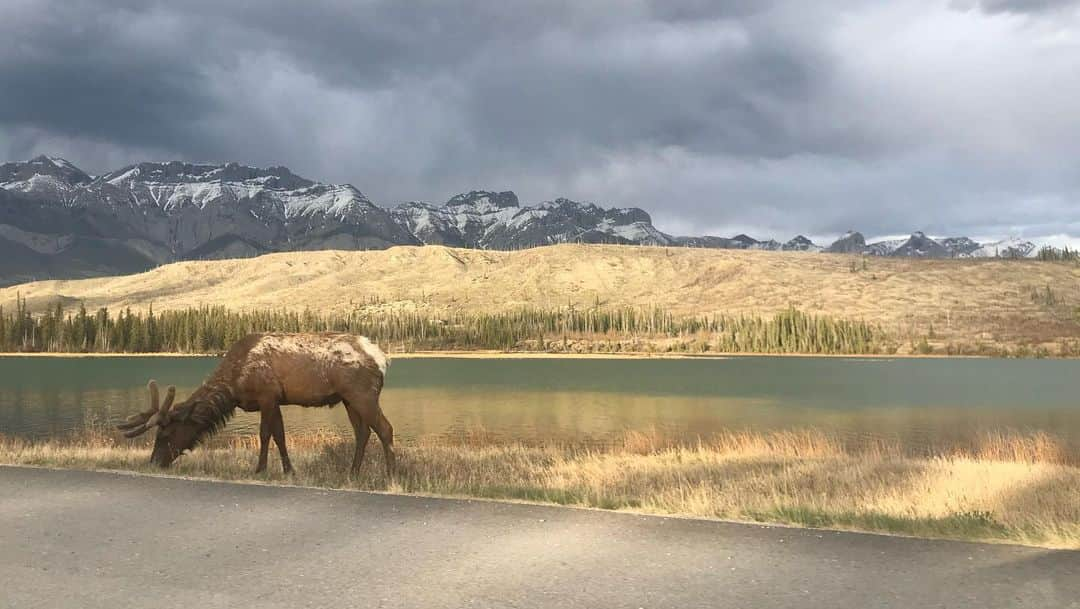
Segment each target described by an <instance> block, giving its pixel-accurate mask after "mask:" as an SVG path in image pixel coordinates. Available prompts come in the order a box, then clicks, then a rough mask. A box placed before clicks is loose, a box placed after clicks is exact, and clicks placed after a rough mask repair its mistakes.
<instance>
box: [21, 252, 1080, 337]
mask: <svg viewBox="0 0 1080 609" xmlns="http://www.w3.org/2000/svg"><path fill="white" fill-rule="evenodd" d="M1047 287H1049V289H1050V292H1049V294H1047V292H1046V290H1047ZM16 293H20V294H21V295H22V296H24V297H26V298H27V300H28V302H29V303H30V307H31V309H38V310H40V309H41V308H43V307H45V306H47V305H49V304H51V303H54V302H56V301H57V300H58V299H61V300H63V301H64V302H65V303H69V304H71V303H77V302H83V303H85V305H86V306H87V308H89V309H96V308H97V307H102V306H106V307H109V308H110V309H113V310H115V309H117V308H121V307H128V306H130V307H132V308H134V309H145V308H146V307H148V306H150V305H151V304H153V306H154V308H155V309H156V310H164V309H177V308H187V307H192V306H199V305H225V306H228V307H231V308H235V309H260V308H267V307H270V308H290V309H304V308H307V307H310V308H312V309H317V310H321V311H348V310H353V309H355V308H358V307H375V308H379V309H383V308H392V309H399V310H400V309H404V310H421V311H423V310H431V311H433V312H434V311H439V310H446V309H450V308H458V309H465V310H470V311H487V312H493V311H500V310H507V309H514V308H518V307H522V306H526V305H527V306H532V307H539V308H552V307H564V306H567V305H568V304H573V305H575V306H592V305H594V304H596V303H597V302H598V301H599V302H600V303H601V304H602V305H603V306H622V305H646V306H651V305H658V306H661V307H664V308H666V309H668V310H669V311H671V312H673V313H675V314H677V315H696V314H701V313H718V312H722V313H728V314H753V315H770V314H772V313H774V312H776V311H779V310H782V309H785V308H787V307H789V306H794V307H797V308H799V309H801V310H803V311H805V312H809V313H818V314H828V315H831V316H835V317H840V318H849V319H862V320H866V321H871V322H875V323H879V324H880V325H881V327H882V329H884V330H885V331H886V332H887V333H889V334H890V335H893V336H895V337H896V338H897V339H898V340H909V339H913V338H915V337H923V336H930V338H931V340H932V341H936V342H939V343H942V344H944V343H945V342H947V341H948V342H952V341H956V342H963V343H967V344H975V343H985V344H998V345H1000V344H1004V345H1016V344H1047V345H1054V344H1060V343H1061V342H1063V341H1070V340H1073V339H1077V338H1080V325H1078V324H1077V323H1076V321H1075V320H1076V317H1075V307H1076V306H1077V305H1080V267H1078V266H1076V265H1074V264H1068V263H1048V262H1038V261H1014V260H914V259H901V258H896V259H893V258H867V259H865V268H864V266H863V260H862V259H860V258H856V257H849V256H841V255H828V254H802V253H788V252H761V251H732V250H706V249H684V248H657V247H630V246H600V245H560V246H552V247H543V248H536V249H530V250H524V251H517V252H494V251H478V250H462V249H451V248H445V247H437V246H428V247H395V248H391V249H389V250H383V251H362V252H357V251H321V252H290V253H282V254H270V255H266V256H261V257H259V258H249V259H239V260H223V261H199V262H180V263H176V264H170V265H167V266H163V267H160V268H157V269H154V270H152V271H149V272H146V273H142V274H138V275H130V276H123V277H108V278H100V279H86V280H77V281H41V282H35V283H29V284H23V285H19V286H14V287H10V288H5V289H2V290H0V304H4V305H5V307H10V306H11V305H12V304H13V303H14V301H15V297H16ZM931 325H932V327H933V331H931Z"/></svg>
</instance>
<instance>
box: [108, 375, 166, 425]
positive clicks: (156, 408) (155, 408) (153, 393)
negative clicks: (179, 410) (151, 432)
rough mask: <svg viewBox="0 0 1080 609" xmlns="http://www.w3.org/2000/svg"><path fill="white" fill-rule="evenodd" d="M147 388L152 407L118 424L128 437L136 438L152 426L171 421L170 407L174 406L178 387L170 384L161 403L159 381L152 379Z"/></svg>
mask: <svg viewBox="0 0 1080 609" xmlns="http://www.w3.org/2000/svg"><path fill="white" fill-rule="evenodd" d="M147 388H148V389H150V408H149V409H147V410H144V411H143V412H140V413H138V414H133V415H131V416H130V417H128V418H127V420H126V421H124V422H123V423H121V424H119V425H117V426H116V428H117V429H119V430H120V431H123V432H124V437H126V438H134V437H135V436H138V435H140V434H143V433H145V432H146V430H148V429H150V428H151V427H155V426H157V425H164V424H165V423H167V422H168V421H169V409H170V408H172V404H173V400H174V399H175V398H176V387H173V386H171V385H170V386H169V388H168V389H166V390H165V401H164V402H162V403H161V404H160V405H158V397H159V396H158V385H157V381H150V383H149V384H148V385H147Z"/></svg>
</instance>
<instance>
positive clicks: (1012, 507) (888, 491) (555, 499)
mask: <svg viewBox="0 0 1080 609" xmlns="http://www.w3.org/2000/svg"><path fill="white" fill-rule="evenodd" d="M288 440H289V447H290V455H291V456H292V461H293V464H294V465H295V466H296V468H297V472H296V473H295V474H293V475H291V476H284V475H283V474H281V473H280V469H277V468H276V467H275V466H276V463H272V467H271V468H270V469H271V473H269V474H266V475H259V476H256V475H254V474H252V471H253V467H254V463H255V458H256V449H257V443H258V440H257V438H254V437H228V436H221V437H217V438H214V439H212V440H211V441H210V442H209V443H208V444H207V445H205V446H203V447H200V448H199V449H197V450H195V451H193V452H192V453H190V454H188V455H185V456H184V457H183V458H181V459H180V461H179V462H178V464H177V465H176V466H175V469H174V471H173V473H175V474H178V475H184V476H192V477H199V478H212V479H221V480H259V481H263V482H266V483H271V484H285V485H305V486H318V487H327V488H346V489H363V490H378V491H389V492H399V493H415V494H433V495H445V496H455V497H482V498H494V499H503V500H520V501H531V502H543V503H556V504H563V505H572V506H582V507H593V508H603V509H615V510H632V511H636V512H644V513H653V514H672V515H684V516H692V517H705V518H723V519H736V520H748V521H758V522H775V523H787V524H796V525H805V526H815V527H825V528H836V529H852V530H865V531H881V532H889V533H899V534H907V535H916V536H926V537H945V538H955V539H969V540H984V541H1007V542H1017V543H1024V544H1031V545H1040V546H1047V547H1060V548H1074V549H1077V548H1080V467H1078V466H1077V463H1078V459H1077V455H1074V454H1070V452H1069V451H1068V450H1066V449H1065V448H1063V445H1062V444H1061V443H1060V442H1058V441H1057V440H1055V438H1053V437H1052V436H1049V435H1046V434H1033V435H1024V434H1017V433H1000V434H989V435H985V436H983V437H982V438H980V440H979V441H978V442H976V443H973V444H972V445H971V446H969V447H965V448H963V449H957V450H952V451H948V452H941V453H939V454H935V455H932V456H924V457H912V456H911V455H910V454H909V453H908V451H906V450H905V449H904V447H902V446H899V445H896V444H891V443H888V442H877V443H863V444H860V445H859V446H852V445H850V444H848V443H845V442H844V441H843V440H842V439H840V438H838V437H835V436H832V435H830V434H827V433H824V432H821V431H816V430H796V431H783V432H773V433H753V432H738V433H736V432H733V433H723V434H717V435H714V436H710V437H707V438H701V439H699V440H698V441H696V442H692V443H686V442H681V441H678V440H676V439H673V438H669V437H665V436H664V435H663V434H661V433H657V432H626V434H625V435H624V437H623V438H622V441H621V442H617V443H614V444H612V445H608V446H605V447H596V446H582V445H575V444H572V443H558V442H551V443H537V444H532V445H525V444H522V443H516V442H506V441H500V440H498V439H497V438H495V437H494V436H492V435H491V434H487V433H485V432H484V431H483V430H475V431H473V432H470V433H467V434H464V435H463V436H461V437H458V438H453V439H448V438H442V437H428V438H422V439H419V440H416V441H413V442H410V443H406V444H404V445H401V446H399V448H398V455H399V471H398V474H397V476H396V477H395V478H393V479H388V478H387V477H386V476H385V474H384V469H383V464H382V462H381V451H380V450H378V449H377V448H376V447H375V446H372V447H371V449H370V450H369V451H368V455H369V456H368V461H367V462H366V463H365V465H364V468H363V470H362V472H361V474H360V475H358V476H355V477H354V476H351V475H350V474H349V473H348V469H349V461H350V459H351V455H352V450H351V448H352V438H351V437H342V436H340V435H336V434H332V433H310V434H295V435H292V436H290V437H289V439H288ZM272 452H273V451H272ZM148 456H149V447H148V443H147V442H146V441H142V442H135V443H129V442H127V441H124V440H122V439H121V438H118V437H116V436H115V435H113V434H112V433H110V432H107V431H104V430H101V429H97V430H91V431H90V432H88V433H85V434H82V435H80V436H72V437H69V438H64V439H52V440H45V441H39V442H31V441H25V440H19V439H13V438H6V439H5V438H0V463H6V464H21V465H39V466H51V467H67V468H83V469H113V470H129V471H137V472H150V471H155V470H154V468H152V467H151V466H150V465H149V464H148V463H147V459H148Z"/></svg>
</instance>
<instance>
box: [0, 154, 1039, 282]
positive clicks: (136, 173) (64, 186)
mask: <svg viewBox="0 0 1080 609" xmlns="http://www.w3.org/2000/svg"><path fill="white" fill-rule="evenodd" d="M855 235H858V233H852V234H851V235H849V236H847V237H845V238H844V239H841V240H840V241H838V242H837V243H834V244H832V245H830V246H829V247H827V248H825V247H822V246H819V245H817V244H815V243H813V242H812V241H810V239H808V238H806V237H805V236H803V235H799V236H796V237H795V238H793V239H790V240H789V241H786V242H783V243H781V242H779V241H776V240H774V239H765V240H759V239H756V238H753V237H750V236H748V235H736V236H734V237H730V238H728V237H716V236H678V237H677V236H672V235H668V234H666V233H664V232H662V231H660V230H658V229H657V228H656V227H655V226H653V224H652V218H651V217H650V216H649V214H648V213H647V212H645V211H644V210H642V209H639V208H636V207H627V208H605V207H601V206H598V205H596V204H593V203H586V202H578V201H572V200H570V199H565V198H559V199H555V200H554V201H547V202H543V203H539V204H536V205H521V204H520V203H519V201H518V198H517V196H516V195H515V194H514V193H513V192H510V191H505V192H492V191H479V190H478V191H472V192H469V193H464V194H460V195H456V196H454V197H451V198H450V199H449V200H447V201H446V202H445V203H442V204H432V203H425V202H409V203H403V204H400V205H398V206H396V207H393V208H385V207H382V206H379V205H376V204H375V203H373V202H372V201H371V200H369V199H368V198H367V197H366V196H364V194H363V193H362V192H360V190H358V189H357V188H355V187H354V186H351V185H348V184H323V183H319V182H315V181H312V180H309V179H307V178H303V177H300V176H297V175H296V174H294V173H292V172H291V171H289V169H287V168H285V167H269V168H258V167H248V166H244V165H239V164H237V163H226V164H198V163H183V162H178V161H173V162H165V163H138V164H135V165H131V166H128V167H124V168H122V169H119V170H117V171H111V172H108V173H105V174H103V175H100V176H96V177H95V176H90V175H89V174H87V173H86V172H84V171H82V170H80V169H79V168H78V167H76V166H75V165H73V164H72V163H70V162H68V161H66V160H64V159H60V158H54V157H46V156H40V157H37V158H34V159H31V160H29V161H26V162H16V163H6V164H3V165H0V254H5V255H4V262H2V263H0V285H11V284H14V283H18V282H22V281H30V280H34V279H46V278H78V277H95V276H103V275H110V274H117V273H130V272H137V271H140V270H145V269H149V268H153V267H154V266H157V265H160V264H165V263H169V262H175V261H179V260H209V259H224V258H243V257H251V256H258V255H260V254H265V253H270V252H282V251H310V250H325V249H340V250H368V249H385V248H388V247H391V246H394V245H425V244H428V245H448V246H453V247H467V248H475V249H484V250H518V249H524V248H531V247H537V246H543V245H554V244H560V243H593V244H601V243H604V244H619V245H659V246H672V247H675V246H681V247H699V248H718V249H748V250H770V251H801V252H819V251H829V252H834V251H842V252H846V253H859V254H869V255H887V256H912V257H963V256H984V257H987V256H1002V257H1024V256H1030V255H1034V253H1035V245H1034V244H1031V243H1030V242H1020V241H1002V242H998V243H988V244H982V243H975V242H974V241H972V240H970V239H967V238H966V237H953V238H947V239H940V240H936V239H933V238H930V237H927V236H926V235H923V234H922V233H915V234H913V235H912V237H911V238H910V239H908V240H907V241H905V242H895V243H893V242H880V243H871V244H866V243H865V240H863V241H858V240H855V241H852V240H851V239H853V238H854V236H855ZM858 238H859V239H862V236H861V235H858Z"/></svg>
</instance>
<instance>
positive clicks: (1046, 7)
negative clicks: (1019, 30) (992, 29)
mask: <svg viewBox="0 0 1080 609" xmlns="http://www.w3.org/2000/svg"><path fill="white" fill-rule="evenodd" d="M1078 4H1080V0H978V5H979V7H980V8H981V9H982V10H984V11H987V12H989V13H1019V14H1023V13H1042V12H1047V11H1055V10H1064V9H1069V8H1076V7H1077V5H1078Z"/></svg>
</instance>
